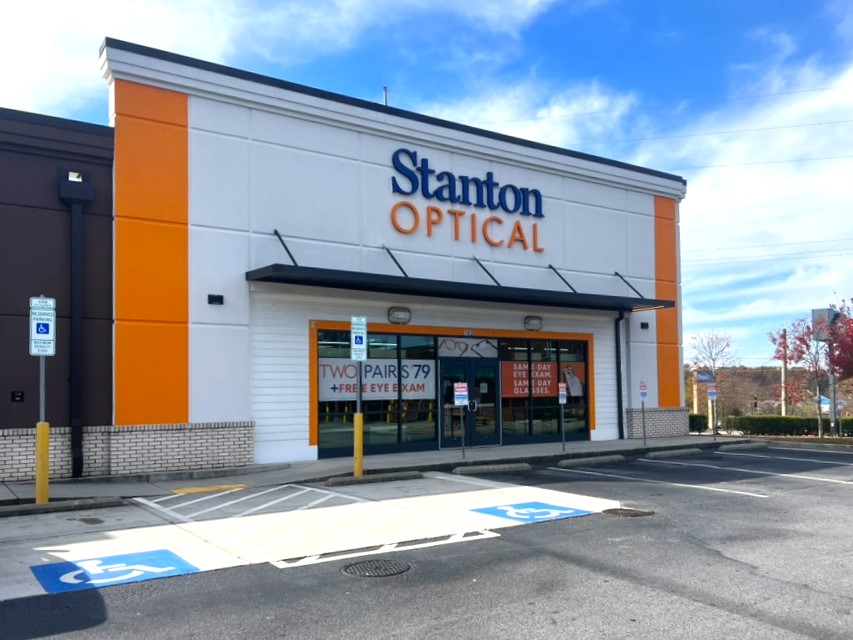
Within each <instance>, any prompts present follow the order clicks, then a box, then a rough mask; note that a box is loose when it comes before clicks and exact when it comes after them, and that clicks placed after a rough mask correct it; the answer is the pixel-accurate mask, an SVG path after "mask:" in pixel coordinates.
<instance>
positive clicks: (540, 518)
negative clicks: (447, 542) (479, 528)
mask: <svg viewBox="0 0 853 640" xmlns="http://www.w3.org/2000/svg"><path fill="white" fill-rule="evenodd" d="M471 511H476V512H478V513H485V514H488V515H490V516H497V517H498V518H506V519H507V520H515V521H516V522H523V523H525V524H529V523H531V522H545V521H546V520H560V519H561V518H574V517H576V516H588V515H590V514H591V513H593V512H592V511H584V510H583V509H572V508H571V507H561V506H557V505H553V504H545V503H544V502H522V503H520V504H505V505H500V506H497V507H483V508H481V509H471Z"/></svg>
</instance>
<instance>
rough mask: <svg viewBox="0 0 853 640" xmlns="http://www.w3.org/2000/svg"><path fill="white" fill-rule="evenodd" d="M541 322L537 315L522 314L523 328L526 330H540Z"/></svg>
mask: <svg viewBox="0 0 853 640" xmlns="http://www.w3.org/2000/svg"><path fill="white" fill-rule="evenodd" d="M543 324H544V323H543V320H542V318H541V317H539V316H524V328H525V329H527V330H528V331H542V325H543Z"/></svg>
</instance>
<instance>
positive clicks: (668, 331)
mask: <svg viewBox="0 0 853 640" xmlns="http://www.w3.org/2000/svg"><path fill="white" fill-rule="evenodd" d="M677 252H678V229H677V227H676V202H675V200H673V199H672V198H664V197H660V196H656V197H655V282H656V284H655V296H656V297H657V298H659V299H662V300H675V301H676V306H675V307H674V308H672V309H658V310H657V311H656V312H655V313H656V314H657V360H658V406H659V407H661V408H667V407H680V406H681V344H680V336H679V326H678V324H679V320H678V318H679V313H680V310H679V308H678V254H677Z"/></svg>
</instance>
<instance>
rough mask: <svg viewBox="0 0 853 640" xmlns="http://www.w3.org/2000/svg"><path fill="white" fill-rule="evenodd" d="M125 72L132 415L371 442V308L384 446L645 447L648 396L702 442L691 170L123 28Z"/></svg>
mask: <svg viewBox="0 0 853 640" xmlns="http://www.w3.org/2000/svg"><path fill="white" fill-rule="evenodd" d="M102 68H103V72H104V76H105V78H106V80H107V83H108V85H109V87H110V91H111V98H112V99H111V105H112V108H113V110H114V114H113V115H114V121H113V125H114V127H115V136H116V137H115V141H116V159H115V183H114V189H115V193H114V199H115V223H114V224H115V226H114V232H115V255H114V278H115V318H114V321H115V333H114V336H115V337H114V361H115V364H114V368H115V375H114V382H115V388H114V397H115V406H114V418H115V419H114V423H115V425H118V426H120V425H133V426H134V427H140V426H144V425H152V426H154V425H166V424H168V425H184V426H186V427H187V428H195V429H196V431H198V432H204V429H203V428H202V427H201V426H203V425H213V426H216V427H217V429H213V428H211V429H210V430H208V432H207V433H209V437H206V439H203V444H202V445H201V446H203V447H216V446H222V444H221V442H219V443H217V441H216V438H215V436H216V434H220V433H221V432H222V430H223V429H225V430H227V426H228V425H240V428H241V429H245V428H247V425H250V427H251V430H252V433H253V435H252V439H253V442H254V452H253V461H254V462H256V463H271V462H287V461H299V460H312V459H316V458H318V457H324V456H339V455H351V454H352V425H353V417H352V416H353V413H354V410H355V402H356V391H357V379H356V377H355V376H356V373H355V372H356V367H355V366H354V363H353V362H352V361H351V360H350V351H349V348H350V342H349V340H350V334H349V329H350V322H351V318H352V317H353V316H363V317H365V318H366V320H367V323H368V359H367V361H366V362H365V364H364V379H363V381H362V385H363V386H362V393H363V408H364V415H365V447H366V452H367V454H368V455H370V454H379V453H382V452H391V451H407V450H413V451H416V450H425V449H436V448H450V447H458V446H460V445H461V444H462V437H463V436H464V438H465V445H466V446H480V445H483V446H485V445H490V446H499V445H502V444H504V445H505V444H509V443H512V444H524V443H527V442H541V441H547V440H560V439H561V437H563V436H565V437H566V438H567V439H569V440H571V439H593V440H611V439H617V438H623V437H636V436H637V435H638V434H637V432H636V429H635V423H636V412H637V409H638V408H639V406H640V398H641V396H640V393H641V387H642V388H643V389H644V395H646V394H647V395H646V397H645V408H646V420H647V430H648V432H649V434H650V435H679V434H686V433H687V411H686V409H684V408H683V405H684V392H683V382H682V375H681V363H682V356H681V328H680V281H679V264H678V256H679V251H678V203H679V202H680V200H681V199H682V198H683V197H684V194H685V182H684V180H682V179H681V178H680V177H678V176H674V175H669V174H666V173H662V172H658V171H654V170H649V169H645V168H641V167H635V166H630V165H627V164H624V163H620V162H615V161H611V160H606V159H603V158H597V157H592V156H588V155H584V154H579V153H575V152H572V151H568V150H564V149H559V148H555V147H551V146H548V145H543V144H539V143H533V142H529V141H525V140H520V139H516V138H511V137H508V136H505V135H501V134H496V133H492V132H488V131H483V130H479V129H475V128H472V127H468V126H463V125H458V124H454V123H451V122H446V121H441V120H437V119H434V118H430V117H426V116H422V115H418V114H415V113H411V112H406V111H402V110H399V109H395V108H391V107H387V106H384V105H380V104H373V103H369V102H365V101H361V100H356V99H352V98H347V97H344V96H340V95H335V94H331V93H327V92H323V91H318V90H315V89H311V88H308V87H304V86H299V85H294V84H291V83H287V82H283V81H280V80H276V79H272V78H267V77H262V76H257V75H254V74H249V73H245V72H242V71H239V70H236V69H231V68H227V67H222V66H218V65H213V64H209V63H205V62H201V61H198V60H193V59H189V58H184V57H181V56H177V55H174V54H170V53H165V52H161V51H156V50H152V49H148V48H145V47H140V46H137V45H133V44H130V43H125V42H120V41H116V40H107V41H106V42H105V45H104V47H103V50H102ZM454 382H465V383H467V385H468V390H469V399H470V401H471V404H470V406H469V407H467V408H466V410H465V411H460V410H459V408H457V407H454V406H453V399H452V385H453V383H454ZM563 385H565V386H563ZM561 390H563V392H564V396H565V397H564V398H563V399H564V400H565V402H564V403H561V397H560V396H561V394H560V391H561ZM235 428H236V427H235ZM199 430H200V431H199ZM226 446H230V445H226Z"/></svg>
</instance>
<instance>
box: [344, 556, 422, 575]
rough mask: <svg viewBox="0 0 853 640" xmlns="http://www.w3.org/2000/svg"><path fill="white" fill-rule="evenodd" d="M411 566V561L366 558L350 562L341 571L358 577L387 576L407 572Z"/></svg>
mask: <svg viewBox="0 0 853 640" xmlns="http://www.w3.org/2000/svg"><path fill="white" fill-rule="evenodd" d="M411 568H412V565H410V564H409V563H407V562H398V561H396V560H366V561H364V562H356V563H354V564H348V565H347V566H345V567H344V568H343V569H341V573H343V574H344V575H345V576H354V577H356V578H387V577H388V576H396V575H399V574H401V573H406V571H408V570H409V569H411Z"/></svg>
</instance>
